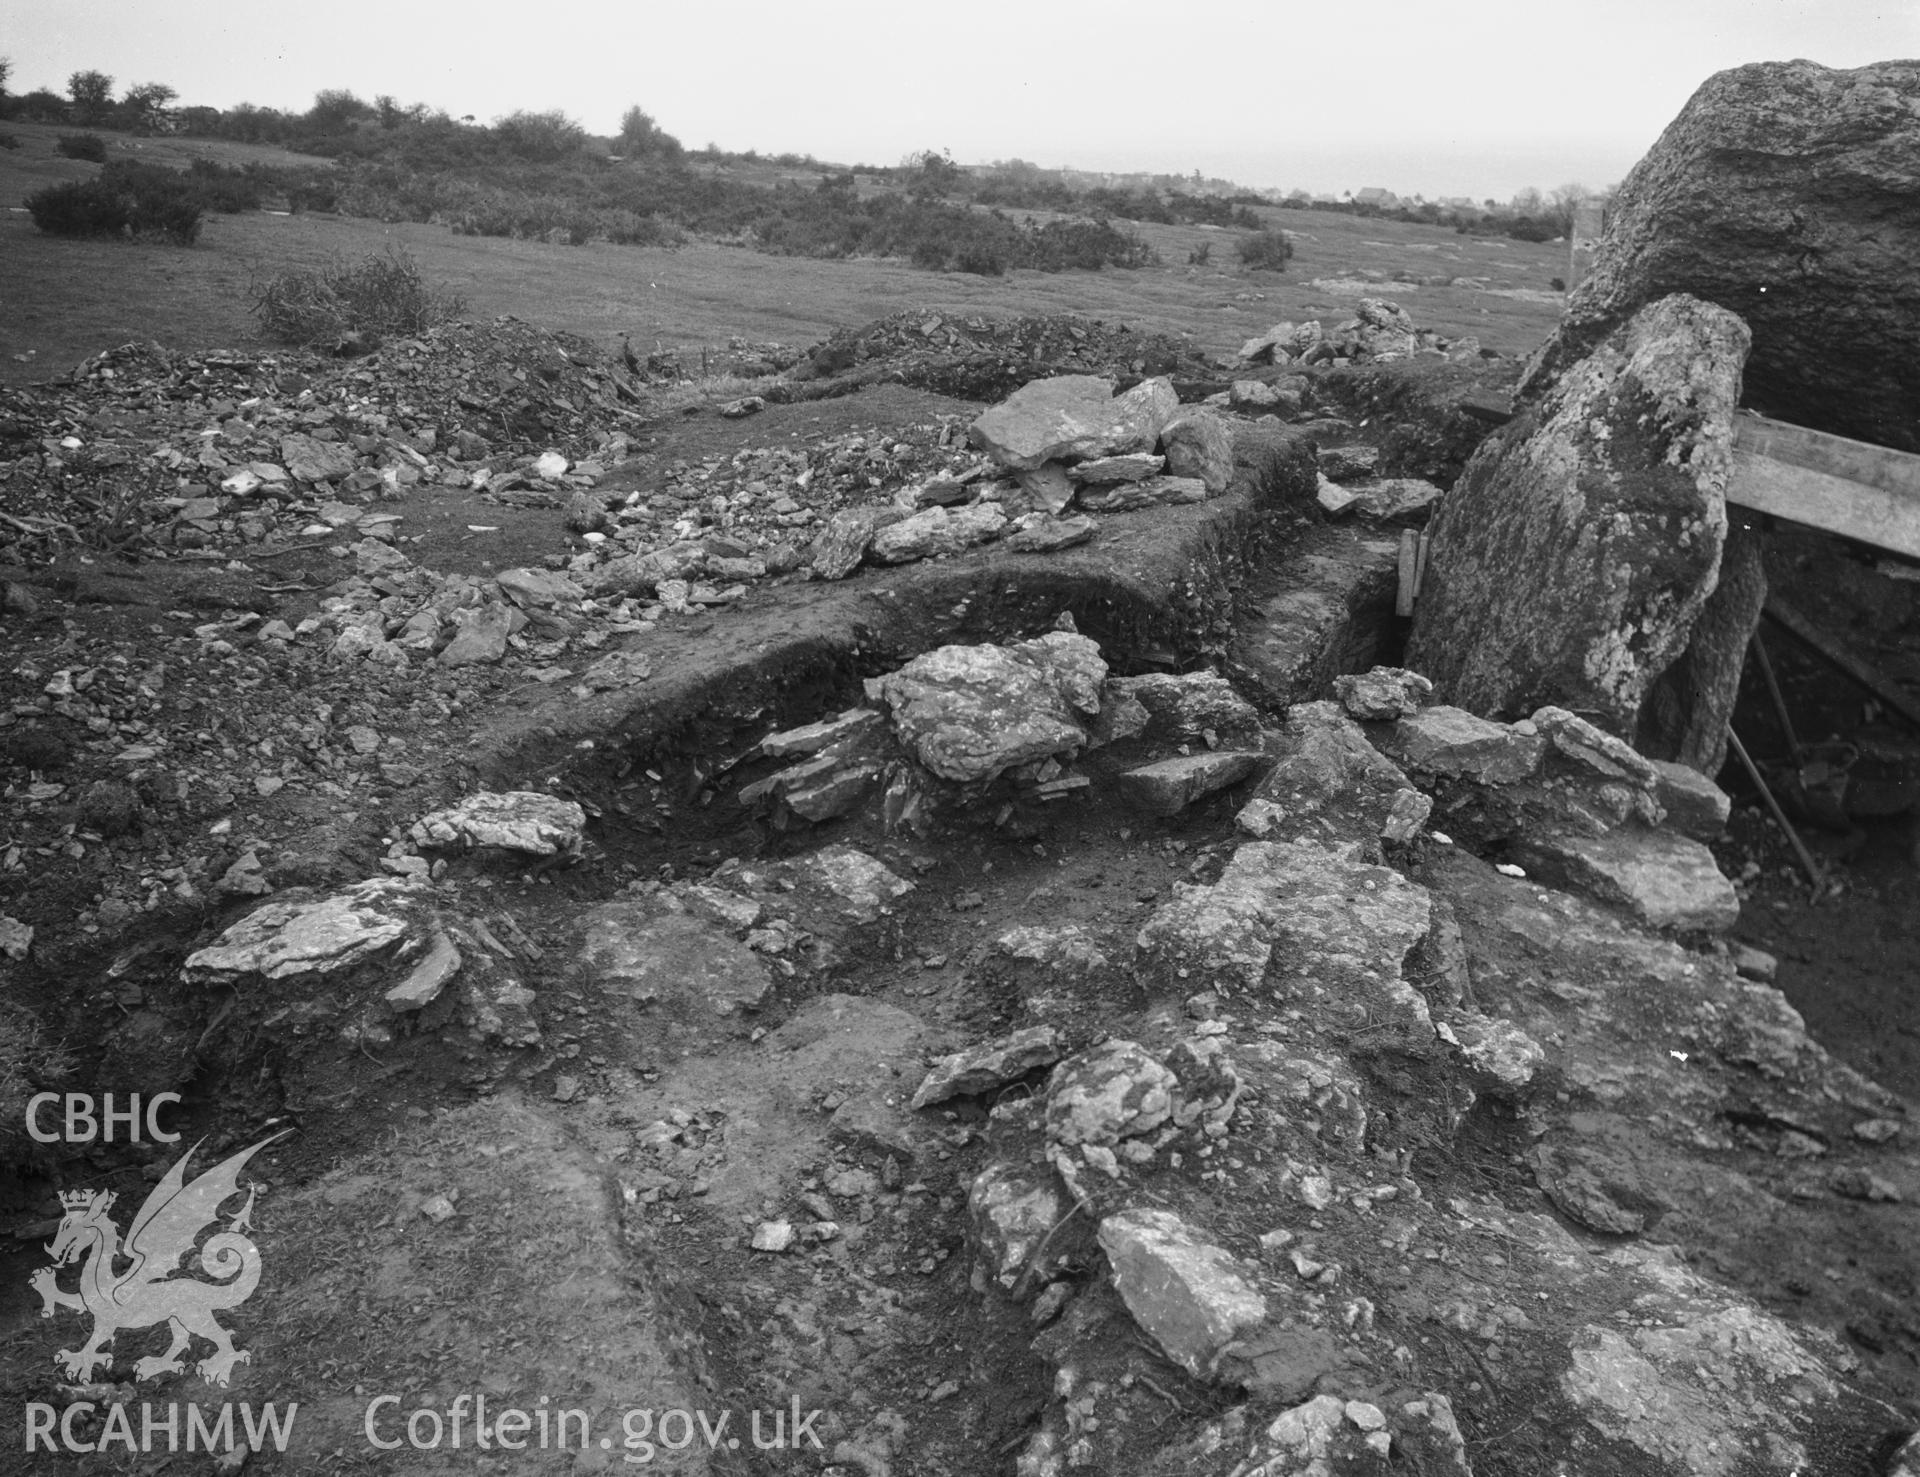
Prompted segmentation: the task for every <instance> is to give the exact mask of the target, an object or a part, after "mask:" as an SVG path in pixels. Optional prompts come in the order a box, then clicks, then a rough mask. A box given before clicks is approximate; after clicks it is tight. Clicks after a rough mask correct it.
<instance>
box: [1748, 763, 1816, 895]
mask: <svg viewBox="0 0 1920 1477" xmlns="http://www.w3.org/2000/svg"><path fill="white" fill-rule="evenodd" d="M1727 742H1728V743H1729V744H1731V745H1732V746H1733V752H1734V754H1735V755H1736V756H1738V758H1739V760H1740V763H1741V766H1742V767H1743V768H1745V770H1746V771H1747V778H1748V779H1750V780H1752V781H1753V783H1754V787H1755V788H1756V789H1758V790H1759V791H1760V798H1761V799H1762V800H1764V801H1766V803H1767V809H1768V810H1770V811H1772V812H1773V818H1774V819H1775V820H1776V821H1778V822H1779V823H1780V829H1781V830H1783V831H1785V832H1786V833H1787V840H1789V841H1791V842H1792V843H1793V850H1794V854H1795V855H1796V856H1798V857H1799V858H1800V865H1801V866H1802V867H1803V868H1804V869H1805V870H1806V874H1807V877H1808V878H1809V879H1810V880H1811V881H1812V883H1813V895H1814V897H1816V898H1818V897H1819V896H1820V890H1821V888H1823V887H1825V886H1826V878H1825V877H1823V876H1822V875H1821V873H1820V864H1819V863H1818V862H1816V861H1815V860H1814V859H1813V853H1812V852H1810V851H1808V850H1807V844H1806V842H1804V841H1802V840H1801V839H1800V833H1799V832H1798V831H1796V830H1794V828H1793V822H1792V821H1790V820H1788V819H1787V813H1786V812H1785V811H1784V810H1782V809H1781V808H1780V802H1779V801H1778V800H1776V799H1774V798H1773V791H1771V790H1769V789H1768V788H1767V782H1766V781H1765V780H1764V779H1762V778H1761V777H1760V770H1759V767H1758V766H1757V765H1755V764H1754V762H1753V757H1752V756H1751V755H1750V754H1748V753H1747V746H1746V745H1745V744H1743V743H1741V742H1740V735H1739V734H1737V733H1735V732H1734V731H1733V729H1732V728H1728V729H1727Z"/></svg>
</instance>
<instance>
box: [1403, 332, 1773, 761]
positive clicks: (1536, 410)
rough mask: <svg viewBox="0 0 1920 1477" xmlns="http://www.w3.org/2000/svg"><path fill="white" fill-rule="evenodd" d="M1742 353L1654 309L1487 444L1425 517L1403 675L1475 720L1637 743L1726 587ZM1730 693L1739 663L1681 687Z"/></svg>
mask: <svg viewBox="0 0 1920 1477" xmlns="http://www.w3.org/2000/svg"><path fill="white" fill-rule="evenodd" d="M1748 342H1749V339H1748V334H1747V330H1746V326H1745V325H1744V324H1742V323H1741V322H1740V320H1739V319H1738V318H1736V317H1734V315H1733V314H1731V313H1729V312H1727V311H1726V310H1725V309H1722V308H1716V307H1714V306H1713V305H1712V304H1710V303H1703V302H1701V301H1699V300H1698V299H1696V298H1691V297H1685V296H1674V297H1670V298H1663V299H1662V300H1661V301H1659V302H1657V303H1654V304H1652V305H1651V306H1649V307H1646V308H1643V309H1641V310H1640V312H1638V313H1636V314H1635V315H1634V316H1633V318H1632V320H1631V321H1629V322H1628V323H1627V324H1626V325H1624V326H1623V327H1621V328H1620V329H1618V330H1617V331H1615V332H1614V333H1613V334H1611V335H1610V336H1609V337H1608V338H1607V339H1606V341H1605V342H1603V343H1602V344H1600V345H1599V346H1598V347H1597V348H1596V349H1595V350H1594V351H1593V353H1592V354H1591V355H1590V356H1589V357H1588V358H1587V359H1585V360H1583V361H1582V362H1581V363H1579V364H1578V365H1575V366H1574V367H1573V368H1571V369H1569V370H1568V371H1567V372H1566V374H1565V375H1564V376H1563V377H1562V378H1561V380H1560V381H1559V383H1558V384H1556V385H1555V386H1554V387H1553V389H1552V390H1551V391H1550V392H1549V393H1547V394H1546V395H1545V396H1544V397H1543V398H1542V399H1541V401H1540V402H1539V403H1538V404H1536V405H1535V406H1533V407H1531V408H1530V409H1529V410H1528V411H1527V412H1526V413H1525V414H1523V415H1522V416H1520V417H1519V418H1518V419H1516V420H1515V421H1514V422H1513V423H1512V424H1511V425H1509V426H1508V427H1506V428H1505V429H1504V431H1502V432H1501V433H1500V434H1498V435H1496V436H1495V437H1493V438H1491V439H1489V440H1488V441H1487V442H1486V443H1485V444H1484V445H1482V446H1481V448H1480V450H1479V451H1477V452H1476V453H1475V454H1474V456H1473V459H1472V460H1471V461H1470V462H1469V463H1468V464H1467V468H1466V470H1465V471H1464V472H1463V473H1462V474H1461V477H1460V481H1459V482H1458V483H1457V484H1456V485H1455V487H1454V489H1453V491H1452V492H1451V493H1450V494H1448V496H1447V499H1446V501H1445V502H1443V503H1442V504H1441V507H1440V512H1439V514H1438V515H1437V516H1436V517H1435V519H1434V522H1433V529H1432V536H1433V544H1432V552H1431V555H1430V557H1429V563H1428V566H1427V576H1426V584H1425V588H1424V589H1423V590H1422V591H1421V595H1420V602H1419V605H1418V606H1417V607H1416V609H1415V612H1414V624H1413V636H1412V640H1411V642H1410V644H1409V646H1408V650H1407V662H1406V664H1407V665H1408V666H1409V667H1412V668H1414V669H1416V670H1418V671H1421V672H1424V673H1426V674H1427V675H1428V676H1429V677H1431V678H1432V679H1433V682H1434V686H1435V689H1436V690H1437V691H1438V693H1439V694H1440V695H1441V696H1442V697H1443V698H1444V699H1445V700H1446V701H1447V702H1449V703H1453V704H1455V705H1457V706H1459V707H1462V708H1466V709H1469V710H1470V711H1472V712H1475V713H1480V714H1483V715H1487V716H1505V717H1519V716H1522V715H1524V714H1525V713H1528V712H1531V711H1532V710H1533V709H1534V708H1536V707H1541V706H1543V705H1546V704H1550V703H1551V704H1557V705H1558V706H1560V707H1564V708H1571V709H1573V710H1574V711H1575V712H1578V713H1581V714H1584V715H1585V716H1587V717H1590V718H1592V719H1593V720H1594V721H1595V722H1597V723H1599V724H1601V725H1602V726H1603V727H1605V728H1608V729H1610V730H1611V731H1613V732H1614V733H1616V734H1619V735H1621V736H1623V737H1628V738H1631V737H1634V736H1635V735H1637V733H1638V731H1639V726H1640V713H1641V707H1642V704H1643V703H1644V702H1645V701H1646V698H1647V693H1648V690H1649V689H1650V688H1651V686H1652V684H1653V682H1654V680H1655V679H1656V678H1657V677H1659V675H1660V674H1661V673H1662V672H1664V671H1665V670H1666V669H1667V667H1669V666H1670V665H1671V664H1672V663H1673V662H1674V661H1675V659H1676V658H1678V657H1679V656H1680V655H1681V653H1682V652H1683V651H1685V650H1686V649H1687V645H1688V642H1689V640H1690V639H1691V637H1692V634H1693V627H1694V623H1695V621H1696V620H1697V619H1698V618H1699V616H1700V613H1701V610H1702V609H1703V608H1704V607H1705V605H1706V603H1707V599H1708V597H1709V596H1710V595H1711V594H1712V593H1713V590H1714V586H1715V583H1716V581H1717V580H1718V579H1719V576H1720V555H1721V547H1722V545H1723V544H1724V542H1725V540H1726V533H1727V508H1726V489H1727V474H1728V469H1729V466H1730V464H1731V444H1732V437H1733V409H1734V406H1735V405H1736V404H1737V403H1738V401H1739V398H1740V366H1741V363H1742V361H1743V359H1744V358H1745V356H1746V352H1747V345H1748ZM1738 680H1739V664H1738V662H1737V660H1736V661H1734V662H1733V663H1732V665H1731V669H1730V670H1699V671H1695V672H1694V673H1693V674H1692V681H1693V684H1694V689H1695V691H1696V693H1698V692H1702V691H1705V692H1710V693H1712V694H1715V695H1716V696H1717V695H1718V694H1719V693H1720V692H1721V690H1722V687H1723V686H1724V685H1727V684H1733V683H1737V682H1738ZM1656 757H1659V758H1671V757H1674V756H1673V755H1672V754H1657V755H1656Z"/></svg>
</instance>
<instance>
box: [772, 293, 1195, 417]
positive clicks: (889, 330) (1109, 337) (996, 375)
mask: <svg viewBox="0 0 1920 1477" xmlns="http://www.w3.org/2000/svg"><path fill="white" fill-rule="evenodd" d="M1215 372H1216V370H1215V367H1214V365H1213V364H1212V363H1211V362H1210V361H1209V360H1208V359H1207V357H1206V356H1205V355H1204V354H1202V353H1200V352H1199V351H1198V350H1197V349H1195V348H1194V347H1193V346H1192V345H1191V344H1190V343H1187V342H1185V341H1184V340H1181V339H1175V338H1171V337H1169V336H1167V335H1165V334H1158V333H1143V332H1140V331H1139V330H1137V329H1131V328H1128V327H1127V326H1126V325H1124V324H1118V325H1115V324H1108V323H1103V322H1102V321H1100V320H1099V319H1097V318H1080V317H1076V316H1073V315H1071V314H1048V315H1035V316H1029V317H1022V318H989V317H985V316H982V315H978V314H969V315H967V316H966V317H959V316H952V315H942V314H938V313H932V314H929V313H896V314H894V315H893V316H892V317H889V318H882V319H880V320H879V321H878V322H875V323H869V324H866V325H864V326H863V327H860V328H857V329H842V330H841V331H840V332H838V333H836V334H834V335H833V336H832V337H830V338H828V339H827V340H826V342H824V343H822V344H820V345H818V346H816V347H815V348H814V349H813V351H812V352H811V353H810V354H809V355H808V356H807V359H806V360H805V362H804V363H802V364H800V365H799V366H797V367H796V368H794V369H793V370H791V371H789V373H788V374H787V376H786V380H785V382H784V383H783V384H781V385H779V386H776V387H774V389H773V390H772V391H770V392H769V398H774V399H818V398H821V397H823V396H829V395H836V394H845V393H848V392H850V391H852V390H855V389H858V388H860V387H862V386H864V385H869V384H902V385H907V386H909V387H911V388H913V389H916V390H927V391H931V392H932V393H934V394H937V395H951V396H953V397H954V398H956V399H960V400H998V399H1001V398H1002V397H1003V396H1006V395H1009V394H1011V393H1012V392H1013V391H1014V390H1017V389H1018V388H1019V387H1020V386H1021V385H1024V384H1025V383H1027V381H1029V380H1032V379H1036V378H1039V377H1041V376H1044V375H1064V374H1088V375H1097V376H1104V377H1111V378H1137V377H1139V376H1142V375H1166V376H1171V377H1175V378H1200V379H1204V378H1207V377H1210V376H1212V375H1213V374H1214V373H1215Z"/></svg>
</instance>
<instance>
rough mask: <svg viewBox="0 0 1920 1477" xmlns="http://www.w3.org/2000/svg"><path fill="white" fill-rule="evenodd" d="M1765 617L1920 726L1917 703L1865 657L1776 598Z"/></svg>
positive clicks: (1772, 597) (1770, 598) (1769, 601)
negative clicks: (1852, 650) (1843, 644)
mask: <svg viewBox="0 0 1920 1477" xmlns="http://www.w3.org/2000/svg"><path fill="white" fill-rule="evenodd" d="M1766 610H1767V614H1768V615H1770V616H1772V617H1773V619H1775V620H1776V621H1778V622H1779V623H1780V624H1781V625H1783V626H1785V627H1786V628H1787V629H1788V630H1789V631H1791V632H1793V634H1794V635H1796V636H1798V637H1799V638H1800V639H1801V640H1802V641H1804V642H1806V643H1807V645H1809V646H1811V647H1812V648H1813V649H1814V650H1815V651H1817V652H1819V653H1820V655H1821V656H1823V657H1825V658H1826V659H1827V660H1828V661H1829V662H1831V663H1832V664H1833V665H1834V667H1835V668H1837V669H1838V670H1839V671H1842V672H1844V673H1846V675H1847V676H1849V677H1851V678H1852V679H1853V680H1854V681H1855V682H1858V683H1859V684H1860V685H1861V686H1862V687H1864V688H1866V690H1867V691H1868V692H1870V693H1872V694H1873V695H1874V696H1875V697H1877V698H1879V699H1880V701H1881V702H1883V703H1885V704H1886V705H1887V706H1888V707H1889V708H1892V709H1893V710H1894V712H1896V713H1898V714H1900V716H1901V717H1903V718H1905V719H1906V720H1907V721H1908V722H1909V723H1915V724H1920V700H1916V699H1915V698H1914V696H1913V694H1912V693H1910V692H1908V691H1907V690H1906V689H1905V688H1904V687H1902V686H1900V684H1899V683H1897V682H1895V681H1894V680H1893V679H1892V678H1891V677H1889V676H1887V675H1886V673H1884V672H1882V671H1881V670H1880V669H1879V668H1878V667H1876V666H1874V665H1873V663H1872V662H1869V661H1867V660H1866V659H1865V658H1864V657H1860V656H1856V655H1854V653H1852V652H1851V651H1849V650H1847V648H1846V647H1844V646H1842V645H1841V644H1840V643H1839V641H1837V640H1836V639H1835V638H1833V637H1832V636H1829V635H1828V634H1827V633H1826V632H1825V631H1823V630H1821V629H1820V628H1819V627H1818V626H1816V625H1815V624H1814V623H1813V622H1812V621H1810V620H1808V619H1807V618H1806V616H1804V615H1802V614H1801V613H1800V612H1799V611H1798V610H1796V609H1794V608H1793V606H1791V605H1789V604H1787V602H1786V601H1784V600H1782V599H1781V598H1780V597H1779V596H1778V595H1769V596H1768V597H1767V606H1766Z"/></svg>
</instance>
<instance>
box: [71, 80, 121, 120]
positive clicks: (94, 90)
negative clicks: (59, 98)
mask: <svg viewBox="0 0 1920 1477" xmlns="http://www.w3.org/2000/svg"><path fill="white" fill-rule="evenodd" d="M67 96H68V97H70V98H72V99H73V107H74V112H75V113H76V114H77V115H78V121H79V122H81V123H98V122H100V121H101V119H103V118H105V117H106V115H107V112H108V110H109V109H110V108H112V106H113V78H111V77H109V76H108V75H107V74H106V73H105V72H96V71H93V70H91V69H89V70H87V71H84V72H75V73H74V74H73V75H72V76H71V77H69V78H67Z"/></svg>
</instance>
